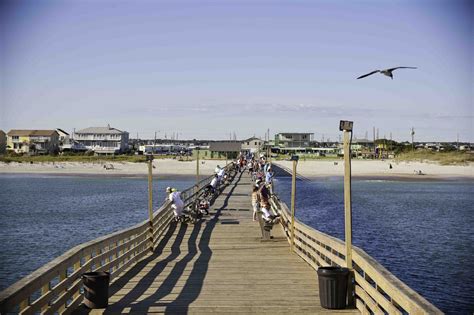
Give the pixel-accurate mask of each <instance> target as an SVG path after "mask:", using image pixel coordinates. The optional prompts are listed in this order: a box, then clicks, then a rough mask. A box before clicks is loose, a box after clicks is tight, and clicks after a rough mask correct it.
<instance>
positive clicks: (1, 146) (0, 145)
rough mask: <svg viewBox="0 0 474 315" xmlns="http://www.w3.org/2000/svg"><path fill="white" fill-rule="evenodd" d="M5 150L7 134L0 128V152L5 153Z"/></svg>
mask: <svg viewBox="0 0 474 315" xmlns="http://www.w3.org/2000/svg"><path fill="white" fill-rule="evenodd" d="M6 150H7V134H6V133H5V131H3V130H0V154H5V152H6Z"/></svg>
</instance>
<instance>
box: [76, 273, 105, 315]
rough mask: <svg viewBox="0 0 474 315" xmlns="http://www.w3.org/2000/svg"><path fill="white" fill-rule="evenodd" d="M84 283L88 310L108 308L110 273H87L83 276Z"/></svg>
mask: <svg viewBox="0 0 474 315" xmlns="http://www.w3.org/2000/svg"><path fill="white" fill-rule="evenodd" d="M82 280H83V282H84V305H85V306H87V307H88V308H106V307H107V306H108V305H109V281H110V273H108V272H105V271H96V272H87V273H85V274H83V275H82Z"/></svg>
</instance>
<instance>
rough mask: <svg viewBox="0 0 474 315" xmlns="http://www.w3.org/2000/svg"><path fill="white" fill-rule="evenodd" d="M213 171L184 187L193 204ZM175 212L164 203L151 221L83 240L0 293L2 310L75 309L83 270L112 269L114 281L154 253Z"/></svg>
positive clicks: (80, 296) (46, 311)
mask: <svg viewBox="0 0 474 315" xmlns="http://www.w3.org/2000/svg"><path fill="white" fill-rule="evenodd" d="M211 179H212V176H210V177H207V178H205V179H203V180H201V181H200V182H199V183H197V184H196V185H195V186H193V187H191V188H189V189H187V190H185V191H183V192H182V193H181V196H182V198H183V200H184V202H185V205H186V206H187V205H189V204H190V203H191V202H192V201H193V200H194V198H195V197H196V195H198V194H200V193H201V192H202V189H203V188H204V187H205V186H206V185H207V184H209V182H210V181H211ZM172 218H173V212H172V210H171V204H170V202H165V203H164V204H163V205H162V206H161V207H160V208H159V209H158V210H156V211H155V212H154V214H153V223H152V224H150V222H149V221H148V220H146V221H144V222H142V223H140V224H137V225H135V226H133V227H131V228H128V229H125V230H122V231H118V232H116V233H113V234H109V235H106V236H103V237H100V238H97V239H95V240H92V241H89V242H87V243H84V244H80V245H78V246H76V247H74V248H72V249H70V250H69V251H67V252H66V253H64V254H63V255H61V256H60V257H57V258H56V259H54V260H52V261H51V262H49V263H48V264H46V265H44V266H43V267H41V268H39V269H38V270H36V271H34V272H33V273H32V274H30V275H28V276H27V277H25V278H23V279H21V280H20V281H18V282H16V283H15V284H13V285H12V286H10V287H9V288H7V289H5V290H4V291H2V292H0V313H1V314H7V313H20V314H35V313H44V314H54V313H65V314H68V313H71V312H72V311H73V310H74V309H75V308H76V307H77V306H79V305H80V304H81V303H82V301H83V294H82V291H83V288H82V286H83V283H82V274H83V273H85V272H89V271H108V272H110V280H111V282H112V281H113V280H114V279H116V278H117V277H118V276H119V275H120V274H121V273H123V272H124V271H125V270H127V269H128V268H130V267H131V266H133V265H134V264H135V263H137V262H138V261H139V260H141V259H143V258H144V257H146V256H147V255H149V254H151V253H152V252H153V250H154V248H155V247H156V245H157V244H158V242H159V241H160V237H161V236H162V235H163V233H164V232H165V231H166V228H167V227H168V225H169V223H170V221H171V219H172Z"/></svg>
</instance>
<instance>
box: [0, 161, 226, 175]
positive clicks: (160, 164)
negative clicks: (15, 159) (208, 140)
mask: <svg viewBox="0 0 474 315" xmlns="http://www.w3.org/2000/svg"><path fill="white" fill-rule="evenodd" d="M224 164H225V161H218V160H206V161H200V163H199V173H200V175H201V176H202V177H204V176H209V175H212V174H213V173H214V169H215V168H216V166H217V165H219V166H221V167H222V166H224ZM104 165H107V166H108V169H107V168H105V167H104ZM110 165H112V166H113V168H110ZM153 166H154V169H153V176H156V177H179V176H186V177H190V176H195V175H196V161H177V160H173V159H163V160H154V161H153ZM2 173H3V174H45V175H46V174H48V175H78V176H81V175H84V176H89V175H90V176H94V175H99V176H127V177H128V176H140V177H141V176H147V174H148V166H147V164H145V163H132V162H97V163H82V162H57V163H33V164H30V163H8V164H7V163H3V162H0V174H2Z"/></svg>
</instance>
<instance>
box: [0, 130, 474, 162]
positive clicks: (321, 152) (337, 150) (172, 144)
mask: <svg viewBox="0 0 474 315" xmlns="http://www.w3.org/2000/svg"><path fill="white" fill-rule="evenodd" d="M403 144H405V145H411V144H410V143H408V142H406V143H403ZM452 145H453V144H451V146H452ZM415 148H416V149H422V148H423V149H430V150H436V151H443V150H445V149H446V148H448V146H447V145H446V144H444V145H443V144H440V143H426V144H423V143H417V144H416V146H415ZM456 148H457V149H458V150H468V151H469V150H470V145H469V144H467V145H461V144H457V145H456ZM130 149H131V150H133V151H134V152H135V153H136V154H176V155H177V154H180V155H195V154H196V151H199V154H200V155H201V156H202V157H203V158H206V157H207V158H224V157H228V158H233V157H235V156H237V155H238V154H239V153H240V152H250V153H256V152H259V151H265V152H266V151H267V150H270V151H271V152H272V153H274V154H288V155H291V154H300V155H318V156H338V155H342V154H343V150H342V144H341V143H338V142H324V143H321V142H317V141H314V134H313V133H288V132H285V133H278V134H276V135H275V138H274V139H273V140H269V141H263V140H262V139H260V138H257V137H251V138H249V139H245V140H242V141H237V140H234V141H198V140H188V141H183V140H182V141H180V142H179V143H177V142H176V140H166V139H165V140H158V143H157V141H156V140H155V141H153V140H139V139H133V140H131V139H129V133H128V132H127V131H122V130H119V129H117V128H113V127H111V126H110V125H107V127H89V128H85V129H82V130H79V131H74V132H73V134H72V135H70V134H69V133H67V132H66V131H64V130H63V129H60V128H57V129H54V130H19V129H13V130H10V131H9V132H8V133H5V132H3V131H2V130H0V154H2V153H5V151H11V152H15V153H19V154H50V153H58V152H65V151H75V152H81V151H84V152H85V151H91V152H94V153H95V154H120V153H124V152H129V151H130ZM351 151H352V152H353V154H354V156H356V157H360V158H382V157H391V155H393V148H391V146H390V145H387V143H386V142H385V141H383V142H381V141H378V143H374V142H373V141H370V140H367V139H354V141H353V143H352V145H351Z"/></svg>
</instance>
